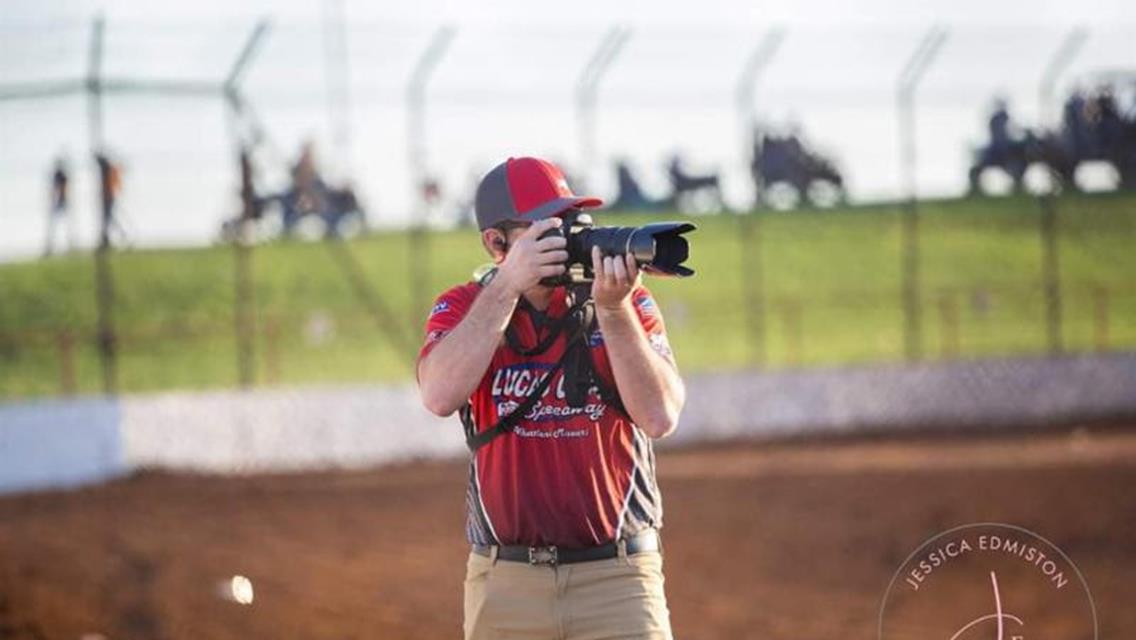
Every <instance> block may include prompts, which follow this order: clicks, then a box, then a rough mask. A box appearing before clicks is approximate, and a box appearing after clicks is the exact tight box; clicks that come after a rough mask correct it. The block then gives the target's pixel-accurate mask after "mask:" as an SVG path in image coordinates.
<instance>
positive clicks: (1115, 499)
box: [0, 430, 1136, 639]
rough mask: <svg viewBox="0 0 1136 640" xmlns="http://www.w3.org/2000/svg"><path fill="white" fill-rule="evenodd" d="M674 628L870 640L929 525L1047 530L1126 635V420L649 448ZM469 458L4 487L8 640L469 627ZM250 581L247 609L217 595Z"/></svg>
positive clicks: (1134, 488) (1134, 569)
mask: <svg viewBox="0 0 1136 640" xmlns="http://www.w3.org/2000/svg"><path fill="white" fill-rule="evenodd" d="M659 466H660V474H661V477H660V482H661V484H662V489H663V493H664V500H665V504H666V529H665V540H666V546H667V556H666V572H667V592H668V596H669V600H670V604H671V611H672V619H673V623H674V626H675V630H676V634H677V637H679V638H794V639H796V638H875V635H876V631H875V625H876V620H877V614H878V609H879V604H880V598H881V596H882V595H883V592H884V589H885V587H886V585H887V583H888V580H889V579H890V578H891V576H892V573H893V572H894V571H895V570H896V568H897V567H898V566H899V564H900V563H901V562H902V561H903V559H904V557H905V556H906V555H907V554H908V553H909V552H911V551H912V550H913V549H914V548H915V547H916V546H918V545H919V544H920V543H921V542H922V541H923V540H925V539H926V538H927V537H929V536H930V535H932V534H934V533H936V532H938V531H941V530H944V529H946V528H949V527H951V526H953V525H957V524H962V523H968V522H977V521H1001V522H1009V523H1014V524H1018V525H1021V526H1024V527H1028V528H1030V529H1033V530H1035V531H1038V532H1041V533H1043V534H1044V535H1045V536H1046V537H1048V538H1049V539H1050V540H1053V541H1054V542H1056V543H1057V544H1058V545H1059V546H1060V547H1061V548H1062V549H1064V551H1065V552H1067V553H1068V554H1069V555H1070V556H1071V557H1072V558H1074V559H1075V561H1076V562H1077V564H1078V565H1079V566H1080V568H1081V570H1082V571H1083V572H1084V574H1085V577H1086V579H1087V581H1088V583H1089V585H1090V586H1091V588H1092V591H1093V595H1094V596H1095V599H1096V603H1097V609H1098V613H1099V617H1100V631H1101V637H1102V638H1109V637H1111V638H1122V637H1132V636H1133V634H1134V633H1136V609H1134V608H1133V607H1132V606H1131V605H1132V585H1133V584H1136V432H1134V431H1132V430H1127V431H1120V430H1109V431H1102V432H1092V433H1089V432H1085V431H1080V432H1076V433H1073V434H1050V435H1044V436H1028V437H1027V436H1020V437H1019V436H1015V437H1013V438H1000V439H996V440H975V439H965V440H964V439H951V440H943V439H937V440H923V441H872V442H844V443H821V444H815V443H814V444H805V443H798V444H782V445H766V446H758V445H745V446H733V447H722V448H715V449H700V450H685V451H666V452H664V453H662V454H660V462H659ZM464 473H465V468H464V465H463V464H461V463H431V464H416V465H410V466H405V467H398V468H388V469H383V470H377V471H369V472H351V473H322V474H307V475H292V476H273V477H266V476H259V477H248V478H241V479H236V480H234V479H225V478H201V477H190V476H170V475H157V474H148V475H143V476H139V477H135V478H131V479H129V480H124V481H121V482H116V483H113V484H111V485H108V486H103V487H99V488H94V489H87V490H81V491H74V492H64V493H52V494H40V495H34V496H18V497H8V498H3V499H0V639H6V638H37V637H44V638H68V639H74V638H80V637H81V635H82V634H84V633H94V632H98V633H102V634H104V635H105V636H106V637H107V638H195V639H200V638H234V639H235V638H246V639H247V638H340V639H343V638H360V639H362V638H453V637H460V624H461V620H460V615H461V614H460V611H461V608H460V599H461V577H462V572H463V566H464V559H465V554H466V549H465V547H464V544H463V541H462V518H463V513H462V508H463V499H464V494H463V491H464V485H463V481H464ZM233 574H243V575H247V576H249V577H250V578H251V579H252V581H253V583H254V585H255V589H256V601H255V604H254V605H253V606H249V607H243V606H240V605H237V604H234V603H232V602H227V601H225V600H223V599H221V598H219V597H218V588H219V585H220V583H221V582H222V581H223V580H224V579H225V578H226V577H228V576H232V575H233Z"/></svg>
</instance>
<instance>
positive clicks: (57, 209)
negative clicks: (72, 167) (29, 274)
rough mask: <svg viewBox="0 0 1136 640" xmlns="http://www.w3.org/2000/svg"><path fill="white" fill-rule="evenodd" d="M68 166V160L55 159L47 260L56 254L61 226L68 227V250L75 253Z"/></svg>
mask: <svg viewBox="0 0 1136 640" xmlns="http://www.w3.org/2000/svg"><path fill="white" fill-rule="evenodd" d="M67 164H68V163H67V158H66V157H64V156H63V155H60V156H59V157H57V158H56V159H55V166H54V168H53V169H52V172H51V192H50V198H49V200H50V206H49V209H48V212H47V239H46V241H45V243H44V247H43V257H45V258H48V257H51V255H52V254H53V253H54V252H55V236H56V235H58V231H57V230H58V229H59V228H60V226H61V225H65V226H66V227H67V250H68V251H74V250H75V246H76V242H75V220H74V217H73V216H71V215H69V213H68V206H69V202H70V198H69V193H68V188H69V187H68V185H69V183H70V178H69V175H68V168H67Z"/></svg>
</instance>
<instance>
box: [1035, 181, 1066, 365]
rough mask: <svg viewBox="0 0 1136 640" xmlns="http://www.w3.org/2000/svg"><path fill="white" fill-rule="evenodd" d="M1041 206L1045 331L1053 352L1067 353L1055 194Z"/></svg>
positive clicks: (1044, 196)
mask: <svg viewBox="0 0 1136 640" xmlns="http://www.w3.org/2000/svg"><path fill="white" fill-rule="evenodd" d="M1038 200H1039V202H1040V204H1041V217H1040V220H1039V222H1040V223H1041V224H1040V231H1041V281H1042V287H1043V289H1044V292H1045V332H1046V337H1047V340H1048V345H1049V353H1050V354H1052V355H1058V354H1060V353H1061V352H1062V351H1064V345H1063V344H1062V336H1061V324H1062V317H1061V268H1060V262H1059V260H1058V247H1057V232H1058V229H1057V207H1056V206H1055V205H1054V203H1053V197H1052V196H1051V195H1048V194H1046V195H1042V196H1040V197H1039V198H1038Z"/></svg>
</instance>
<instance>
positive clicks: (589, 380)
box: [458, 285, 627, 453]
mask: <svg viewBox="0 0 1136 640" xmlns="http://www.w3.org/2000/svg"><path fill="white" fill-rule="evenodd" d="M587 287H588V285H579V286H577V287H575V288H574V289H573V290H570V295H571V296H572V300H573V302H572V304H571V305H570V306H569V308H568V311H567V312H566V313H565V314H564V315H563V316H562V317H561V318H557V319H556V320H555V321H553V324H552V325H551V327H552V330H550V331H549V332H548V335H547V336H545V338H544V339H543V340H540V341H539V342H538V343H537V344H536V345H534V346H533V347H529V348H525V347H523V345H521V344H520V341H519V340H518V339H517V337H516V336H515V335H514V334H513V333H512V331H511V330H506V332H505V340H506V342H507V343H508V344H509V348H511V349H513V350H514V351H516V352H517V353H520V354H521V355H524V356H531V355H537V354H540V353H543V352H545V351H547V350H548V349H549V348H550V347H551V346H552V344H553V343H554V342H555V341H556V339H557V338H558V337H559V336H560V334H561V333H563V332H564V331H566V330H567V331H568V332H569V333H568V336H567V338H566V341H565V348H564V353H563V354H562V355H561V356H560V358H559V359H558V360H557V361H556V363H555V364H553V366H552V368H551V369H549V370H548V372H547V373H546V374H545V375H544V377H543V378H542V379H541V381H540V382H539V383H538V384H537V385H536V387H535V388H534V389H533V390H532V391H531V392H530V393H529V395H528V397H526V398H525V400H524V402H522V403H521V404H519V405H518V406H517V408H515V409H513V410H512V411H510V412H509V413H508V414H506V415H504V416H501V417H500V418H499V420H498V422H497V424H495V425H493V426H492V427H490V428H488V429H485V430H484V431H478V429H477V423H476V421H475V420H474V419H473V407H472V405H470V403H469V402H466V403H465V404H464V405H463V406H462V408H461V409H460V410H459V412H458V416H459V417H460V418H461V421H462V426H463V427H464V430H465V443H466V446H467V447H469V450H470V452H472V453H476V452H477V451H478V450H479V449H481V448H482V447H484V446H485V445H487V444H489V443H490V442H492V441H493V440H495V439H497V438H498V437H500V436H502V435H504V434H506V433H510V432H512V431H513V429H515V428H516V426H517V423H519V422H520V421H521V419H522V418H523V417H524V416H525V414H527V413H528V412H529V411H531V410H532V408H533V407H534V406H536V403H537V402H538V401H539V400H540V398H541V397H543V396H544V394H545V392H546V391H547V390H548V387H549V385H550V384H552V379H553V378H554V377H556V373H557V372H558V371H560V370H562V369H563V370H564V391H565V396H566V399H567V402H568V405H569V406H571V407H581V406H583V405H584V403H585V402H586V400H587V393H588V390H589V389H590V388H591V387H592V386H595V387H596V389H597V391H598V392H599V395H600V398H601V399H602V400H603V402H604V403H605V404H607V405H608V406H610V407H612V408H614V409H616V410H617V411H619V412H620V413H622V414H624V415H627V410H626V409H624V407H623V403H622V402H621V401H620V399H619V395H618V393H616V392H615V391H614V390H612V389H611V388H609V387H608V386H607V385H606V384H604V382H603V381H602V380H601V379H600V377H599V375H597V374H596V373H595V366H594V364H593V362H592V357H591V348H590V347H589V345H588V338H589V336H590V335H591V334H592V332H593V331H595V327H596V324H597V323H596V317H595V306H594V304H593V302H592V300H591V296H590V291H589V290H588V289H587ZM522 300H524V299H523V298H522ZM525 304H527V302H526V303H525Z"/></svg>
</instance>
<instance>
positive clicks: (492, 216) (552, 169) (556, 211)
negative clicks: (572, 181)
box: [473, 158, 603, 231]
mask: <svg viewBox="0 0 1136 640" xmlns="http://www.w3.org/2000/svg"><path fill="white" fill-rule="evenodd" d="M602 205H603V200H600V199H599V198H595V197H590V196H589V197H585V196H578V195H576V194H574V193H572V189H570V188H569V187H568V180H567V179H566V178H565V177H564V172H562V171H561V170H560V168H559V167H557V166H556V165H554V164H552V163H551V162H548V161H547V160H541V159H540V158H509V159H508V160H506V161H505V162H502V163H501V164H499V165H497V166H496V167H494V168H493V170H492V171H490V172H489V173H487V174H486V175H485V177H484V178H482V179H481V183H480V184H479V185H477V198H476V200H474V204H473V208H474V213H476V214H477V226H478V228H480V229H481V230H482V231H484V230H486V229H488V228H489V227H492V226H493V225H496V224H500V223H502V222H508V221H523V222H533V221H536V220H541V219H544V218H551V217H553V216H558V215H560V214H562V213H564V212H565V211H568V210H569V209H592V208H595V207H599V206H602Z"/></svg>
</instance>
